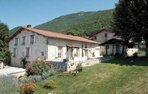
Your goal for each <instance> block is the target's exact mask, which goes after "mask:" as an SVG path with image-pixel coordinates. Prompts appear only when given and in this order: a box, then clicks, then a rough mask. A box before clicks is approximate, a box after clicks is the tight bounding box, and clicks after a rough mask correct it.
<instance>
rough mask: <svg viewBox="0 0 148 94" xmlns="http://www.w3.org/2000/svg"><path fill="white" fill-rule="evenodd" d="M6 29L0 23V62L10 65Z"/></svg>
mask: <svg viewBox="0 0 148 94" xmlns="http://www.w3.org/2000/svg"><path fill="white" fill-rule="evenodd" d="M8 31H9V29H8V27H7V25H5V24H3V23H0V62H4V63H5V64H10V55H11V54H10V52H9V49H8V37H9V35H8Z"/></svg>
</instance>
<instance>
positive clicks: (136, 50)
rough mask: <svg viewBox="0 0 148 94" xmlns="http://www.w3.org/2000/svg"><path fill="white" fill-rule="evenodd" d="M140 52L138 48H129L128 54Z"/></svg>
mask: <svg viewBox="0 0 148 94" xmlns="http://www.w3.org/2000/svg"><path fill="white" fill-rule="evenodd" d="M137 52H138V48H128V49H127V56H133V54H134V53H137Z"/></svg>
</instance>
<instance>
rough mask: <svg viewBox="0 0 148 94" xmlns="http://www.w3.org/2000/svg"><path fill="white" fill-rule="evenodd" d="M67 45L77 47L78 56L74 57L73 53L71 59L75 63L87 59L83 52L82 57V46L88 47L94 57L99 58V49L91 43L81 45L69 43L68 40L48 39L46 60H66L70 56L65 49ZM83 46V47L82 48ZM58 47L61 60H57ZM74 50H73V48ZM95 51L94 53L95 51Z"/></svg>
mask: <svg viewBox="0 0 148 94" xmlns="http://www.w3.org/2000/svg"><path fill="white" fill-rule="evenodd" d="M67 45H73V46H75V47H78V48H79V50H78V56H74V51H73V54H72V57H74V58H73V59H74V60H75V61H79V60H85V59H87V58H88V57H87V56H86V53H85V51H84V50H83V55H82V47H83V48H84V45H86V46H87V47H88V49H90V50H92V51H93V52H94V53H95V57H99V56H100V49H99V47H98V45H97V44H91V43H83V42H78V41H70V40H61V39H55V38H48V58H47V60H49V61H50V60H60V59H61V60H63V59H66V58H67V57H68V56H67V55H69V54H70V49H67ZM82 45H83V46H82ZM58 46H61V47H62V58H57V51H58ZM73 50H74V48H73ZM95 50H96V51H95ZM90 54H92V53H91V52H89V53H88V56H90V57H92V55H90Z"/></svg>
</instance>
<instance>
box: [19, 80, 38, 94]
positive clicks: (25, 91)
mask: <svg viewBox="0 0 148 94" xmlns="http://www.w3.org/2000/svg"><path fill="white" fill-rule="evenodd" d="M35 88H36V84H34V83H26V84H23V85H22V86H21V87H20V89H21V90H20V94H33V92H34V91H35Z"/></svg>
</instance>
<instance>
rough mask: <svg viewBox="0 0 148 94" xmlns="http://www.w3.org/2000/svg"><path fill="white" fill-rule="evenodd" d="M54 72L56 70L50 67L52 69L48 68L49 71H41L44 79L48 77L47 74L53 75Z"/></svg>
mask: <svg viewBox="0 0 148 94" xmlns="http://www.w3.org/2000/svg"><path fill="white" fill-rule="evenodd" d="M55 74H56V71H55V70H54V69H53V68H52V69H50V70H49V71H47V72H43V73H42V79H46V78H48V77H49V76H53V75H55Z"/></svg>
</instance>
